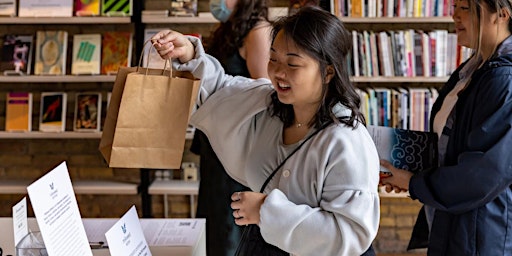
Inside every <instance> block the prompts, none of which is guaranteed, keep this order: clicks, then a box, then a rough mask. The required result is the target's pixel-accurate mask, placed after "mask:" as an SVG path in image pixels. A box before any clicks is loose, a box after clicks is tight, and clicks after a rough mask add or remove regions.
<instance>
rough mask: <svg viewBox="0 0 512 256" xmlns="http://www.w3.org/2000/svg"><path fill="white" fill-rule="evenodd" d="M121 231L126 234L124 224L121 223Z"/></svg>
mask: <svg viewBox="0 0 512 256" xmlns="http://www.w3.org/2000/svg"><path fill="white" fill-rule="evenodd" d="M121 230H123V234H126V223H123V225H122V226H121Z"/></svg>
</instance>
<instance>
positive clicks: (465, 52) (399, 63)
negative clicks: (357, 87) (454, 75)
mask: <svg viewBox="0 0 512 256" xmlns="http://www.w3.org/2000/svg"><path fill="white" fill-rule="evenodd" d="M352 43H353V45H354V47H353V48H352V49H353V51H352V56H351V63H352V65H351V74H352V75H353V76H367V77H375V76H405V77H414V76H424V77H433V76H435V77H444V76H448V75H450V74H451V72H453V71H454V70H455V69H456V68H457V66H459V65H460V64H461V63H462V62H463V61H465V60H466V59H467V58H469V56H470V55H471V53H472V52H471V50H470V49H469V48H466V47H462V46H459V45H457V35H456V34H455V33H448V31H447V30H433V31H430V32H424V31H418V30H413V29H408V30H398V31H382V32H374V31H366V30H365V31H361V32H358V31H352Z"/></svg>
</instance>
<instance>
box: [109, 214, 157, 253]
mask: <svg viewBox="0 0 512 256" xmlns="http://www.w3.org/2000/svg"><path fill="white" fill-rule="evenodd" d="M105 238H106V239H107V243H108V249H109V251H110V255H112V256H127V255H138V256H151V251H150V250H149V246H148V243H147V242H146V238H144V233H143V232H142V227H141V225H140V221H139V217H138V216H137V210H136V209H135V206H132V207H131V208H130V210H128V212H126V213H125V214H124V216H123V217H122V218H121V219H120V220H119V221H117V222H116V224H114V226H112V227H111V228H110V229H109V230H108V231H107V233H105Z"/></svg>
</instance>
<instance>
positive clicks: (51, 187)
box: [50, 182, 55, 190]
mask: <svg viewBox="0 0 512 256" xmlns="http://www.w3.org/2000/svg"><path fill="white" fill-rule="evenodd" d="M54 188H55V185H53V182H52V183H50V189H51V190H53V189H54Z"/></svg>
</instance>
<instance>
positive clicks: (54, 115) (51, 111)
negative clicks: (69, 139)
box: [39, 92, 67, 132]
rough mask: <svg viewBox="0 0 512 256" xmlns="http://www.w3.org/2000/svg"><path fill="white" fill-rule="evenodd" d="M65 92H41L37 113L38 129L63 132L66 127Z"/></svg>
mask: <svg viewBox="0 0 512 256" xmlns="http://www.w3.org/2000/svg"><path fill="white" fill-rule="evenodd" d="M66 103H67V94H66V93H65V92H42V93H41V111H40V113H39V114H40V115H39V131H42V132H63V131H64V130H65V127H66Z"/></svg>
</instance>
